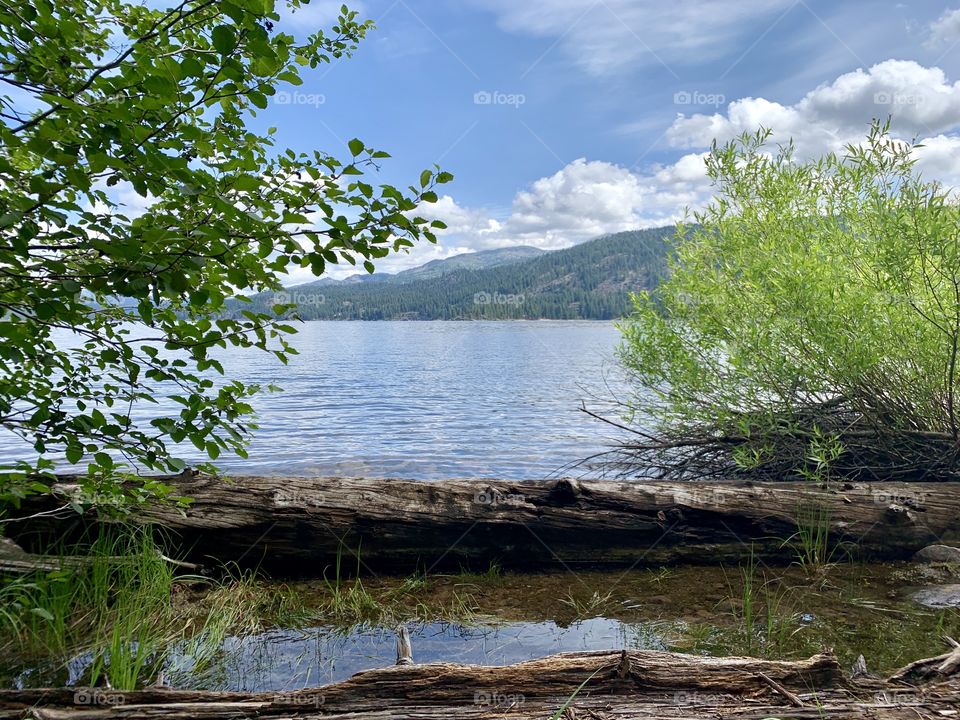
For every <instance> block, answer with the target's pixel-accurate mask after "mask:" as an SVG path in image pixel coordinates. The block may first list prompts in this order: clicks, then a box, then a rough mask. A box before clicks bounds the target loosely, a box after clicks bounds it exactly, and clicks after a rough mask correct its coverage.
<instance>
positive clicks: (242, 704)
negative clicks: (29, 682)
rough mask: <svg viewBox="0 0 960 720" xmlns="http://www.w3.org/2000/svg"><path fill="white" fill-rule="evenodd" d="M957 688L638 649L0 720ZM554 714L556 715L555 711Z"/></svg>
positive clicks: (603, 711)
mask: <svg viewBox="0 0 960 720" xmlns="http://www.w3.org/2000/svg"><path fill="white" fill-rule="evenodd" d="M958 703H960V682H957V681H956V680H951V679H950V678H949V677H941V678H938V679H936V680H935V681H931V682H927V683H925V684H922V685H906V684H903V683H896V682H890V681H887V682H882V681H878V680H873V681H871V680H859V681H851V680H849V679H847V678H845V677H844V676H843V674H842V673H841V671H840V668H839V666H838V665H837V661H836V659H835V658H834V657H833V656H832V655H830V654H829V653H824V654H820V655H815V656H813V657H811V658H809V659H807V660H797V661H769V660H758V659H754V658H708V657H701V656H693V655H681V654H675V653H662V652H652V651H641V650H629V651H627V650H625V651H621V652H593V653H565V654H561V655H553V656H550V657H546V658H542V659H540V660H532V661H530V662H525V663H520V664H517V665H509V666H505V667H487V666H478V665H456V664H450V663H436V664H430V665H398V666H395V667H391V668H383V669H379V670H369V671H367V672H363V673H359V674H357V675H355V676H354V677H352V678H350V679H349V680H346V681H344V682H341V683H336V684H334V685H329V686H326V687H321V688H315V689H305V690H299V691H294V692H284V693H229V692H227V693H217V692H195V691H182V690H165V689H149V690H140V691H133V692H125V691H116V690H108V689H103V688H77V689H73V688H63V689H50V690H23V691H15V690H3V691H0V717H27V716H30V717H38V718H51V719H52V718H59V719H61V720H73V719H76V720H81V719H83V720H107V719H108V718H112V719H114V720H117V719H120V718H124V719H126V718H144V717H151V718H163V719H165V720H186V719H187V718H191V719H192V718H197V719H200V720H203V719H204V718H252V717H261V718H263V717H277V718H281V717H284V718H289V717H299V718H317V719H319V718H350V719H351V720H373V719H374V718H378V719H380V720H413V719H415V718H417V719H419V720H427V719H429V718H438V719H440V718H453V717H455V718H462V717H470V718H514V719H516V720H521V719H522V718H538V719H540V720H542V719H543V718H548V717H552V716H562V717H564V718H567V719H568V720H569V719H575V718H585V719H586V718H592V719H595V720H596V719H598V718H599V719H600V720H613V719H614V718H681V717H682V718H693V719H697V718H711V720H713V719H715V718H742V719H744V720H745V719H746V718H754V719H759V718H786V717H790V718H831V719H834V718H864V719H866V718H872V719H874V720H893V719H894V718H897V719H899V718H912V719H915V718H917V717H950V716H952V713H954V711H955V710H956V708H957V707H958ZM561 711H562V712H561Z"/></svg>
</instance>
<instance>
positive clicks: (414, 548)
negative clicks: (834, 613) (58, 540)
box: [7, 476, 960, 576]
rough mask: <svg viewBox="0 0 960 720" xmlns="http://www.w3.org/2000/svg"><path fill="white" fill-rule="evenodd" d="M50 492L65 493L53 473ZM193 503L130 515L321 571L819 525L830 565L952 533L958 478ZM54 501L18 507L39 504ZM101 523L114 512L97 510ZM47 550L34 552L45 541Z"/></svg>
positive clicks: (465, 484)
mask: <svg viewBox="0 0 960 720" xmlns="http://www.w3.org/2000/svg"><path fill="white" fill-rule="evenodd" d="M62 480H63V483H62V484H61V485H60V486H59V487H58V493H59V494H60V496H61V497H66V496H68V495H69V494H70V492H71V478H69V477H63V478H62ZM169 482H171V483H172V484H173V485H174V486H175V487H176V489H177V492H179V493H181V494H183V495H186V496H189V497H191V498H193V504H192V505H191V506H190V508H189V509H188V510H187V511H186V512H183V511H181V510H178V509H176V508H173V507H170V506H160V505H155V506H151V507H148V508H145V509H144V510H143V511H142V512H139V511H138V514H137V515H136V516H135V517H134V518H133V519H134V520H136V521H138V522H143V523H154V524H156V525H158V526H161V527H163V528H166V529H167V530H169V531H171V532H172V533H174V535H175V536H176V537H178V538H179V543H178V544H179V545H180V546H181V549H182V550H184V551H185V553H186V555H187V556H188V558H189V559H193V560H197V561H199V562H201V563H203V562H206V563H208V564H213V563H212V560H215V561H216V562H226V561H237V562H240V563H241V564H243V565H249V566H254V565H256V566H260V567H263V568H266V569H270V570H273V571H275V572H278V573H287V574H292V575H299V576H320V575H322V574H323V572H324V570H325V569H327V568H329V567H330V566H331V564H332V563H333V562H334V561H335V560H336V558H337V555H338V554H340V555H341V556H342V559H343V563H342V564H343V566H344V567H346V568H349V569H352V568H354V567H355V566H356V565H357V562H358V561H357V560H356V557H355V555H357V554H359V558H360V560H359V565H360V567H361V570H362V569H364V568H367V569H371V570H377V571H383V570H388V571H393V572H396V573H409V572H413V571H415V570H420V571H423V570H433V571H435V570H440V569H448V568H453V569H459V568H460V567H473V568H480V569H484V568H486V567H487V566H488V564H489V563H499V564H500V565H501V566H503V567H505V568H517V569H524V568H526V569H544V570H546V569H562V568H572V569H577V568H584V567H632V566H637V567H642V566H658V565H663V564H670V563H681V562H682V563H692V564H700V565H702V564H712V563H736V562H737V561H741V560H743V559H744V558H745V557H746V556H749V554H750V553H751V552H752V553H753V554H754V555H755V556H756V557H757V558H761V559H763V560H764V561H766V562H771V563H772V562H785V563H786V562H791V561H793V560H795V559H796V557H797V552H798V550H799V549H800V547H801V546H802V544H803V543H802V537H801V534H800V532H799V531H800V529H801V528H802V529H804V531H805V532H807V533H808V534H813V533H812V531H816V532H823V533H826V534H827V537H828V539H829V545H830V548H831V549H830V552H831V553H832V554H833V555H832V557H833V559H837V560H839V559H842V558H843V557H845V556H846V555H847V554H849V553H852V554H853V555H854V556H855V557H858V558H862V559H867V560H890V559H901V558H908V557H910V556H911V555H912V554H913V553H914V552H916V551H917V550H919V549H920V548H922V547H924V546H925V545H928V544H930V543H934V542H946V543H951V542H952V543H954V544H956V543H957V542H958V541H960V483H878V484H867V483H845V484H835V485H829V486H820V485H816V484H813V483H738V482H729V483H693V482H691V483H668V482H645V481H637V482H627V481H622V482H620V481H618V482H612V481H580V480H573V479H562V480H555V481H543V482H537V481H523V482H509V481H495V480H476V479H468V480H444V481H436V482H415V481H409V480H392V479H388V480H384V479H370V478H333V477H246V476H236V477H230V478H225V479H224V478H214V477H208V476H177V477H173V478H169ZM50 502H51V500H50V499H49V498H47V499H44V500H41V501H39V503H40V504H36V503H34V504H27V505H25V506H24V508H23V509H22V510H21V512H22V513H23V514H24V515H26V514H29V513H32V512H36V511H37V510H50V509H51V507H52V506H51V505H50V504H49V503H50ZM91 521H93V520H92V518H90V517H88V518H85V519H78V516H76V515H75V514H73V513H72V512H71V511H65V512H64V513H62V514H61V515H60V516H53V517H50V516H45V517H40V518H34V519H31V520H28V521H23V522H11V523H8V524H7V528H8V531H9V534H10V535H12V536H14V537H15V538H19V539H21V540H22V541H24V542H25V543H27V544H28V546H30V547H31V548H32V549H35V550H36V549H37V548H38V546H39V545H40V543H39V542H38V541H34V542H31V537H34V536H35V534H36V533H38V534H39V535H40V536H43V535H47V536H48V537H49V535H50V533H56V534H57V535H58V536H61V535H62V534H63V533H64V532H65V531H66V530H68V528H69V526H70V525H71V524H72V525H74V526H76V525H77V524H78V523H84V522H85V523H89V522H91ZM105 521H107V522H109V521H110V520H105ZM40 549H41V550H42V547H41V548H40Z"/></svg>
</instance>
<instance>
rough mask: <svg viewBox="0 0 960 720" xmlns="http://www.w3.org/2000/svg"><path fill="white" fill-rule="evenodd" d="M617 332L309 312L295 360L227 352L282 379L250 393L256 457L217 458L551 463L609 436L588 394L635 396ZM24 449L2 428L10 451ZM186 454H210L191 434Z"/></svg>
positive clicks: (569, 459)
mask: <svg viewBox="0 0 960 720" xmlns="http://www.w3.org/2000/svg"><path fill="white" fill-rule="evenodd" d="M618 342H619V333H618V332H617V330H616V328H615V327H614V326H613V324H612V323H609V322H592V321H529V322H527V321H506V322H485V321H475V322H309V323H302V324H301V325H300V326H299V333H298V334H297V335H296V336H295V337H294V339H293V344H294V345H295V347H296V348H297V349H298V350H299V351H300V355H298V356H296V357H294V358H292V359H291V361H290V364H289V365H288V366H286V367H285V366H283V365H282V364H281V363H280V362H279V361H276V360H275V359H274V358H272V357H270V356H268V355H266V354H265V353H262V352H256V351H240V350H235V349H231V350H229V351H224V352H220V353H218V356H219V357H220V358H221V359H222V361H223V364H224V367H225V369H226V371H227V374H228V377H229V379H238V380H242V381H244V382H249V383H263V384H268V383H275V384H277V385H280V386H281V387H282V388H283V392H277V393H267V394H263V395H261V396H260V397H258V398H257V399H256V401H255V403H254V405H255V407H256V409H257V412H258V416H259V418H258V422H259V424H260V429H259V430H258V431H257V433H256V436H255V439H254V441H253V444H252V447H251V449H250V458H249V459H248V460H243V459H241V458H236V457H227V456H223V457H221V458H220V459H219V461H218V464H219V465H220V467H222V468H224V469H225V470H228V471H232V472H234V473H240V472H243V473H246V474H319V475H364V476H368V477H402V478H411V479H424V480H429V479H438V478H445V477H469V476H476V477H500V478H507V479H538V478H545V477H549V476H551V475H552V474H555V473H557V472H558V471H561V470H562V469H563V468H564V467H565V466H567V465H568V464H570V463H573V462H576V461H578V460H582V459H584V458H586V457H588V456H590V455H592V454H594V453H597V452H599V451H602V450H604V449H605V448H606V447H607V445H608V444H609V443H610V442H612V438H613V432H612V428H610V427H609V426H607V425H604V424H603V423H600V422H598V421H596V420H594V419H592V418H590V417H589V416H587V415H586V414H584V413H583V412H580V410H579V408H580V405H581V401H587V402H588V404H589V405H590V406H592V407H593V408H594V409H597V408H602V407H609V405H608V402H609V401H610V400H611V399H612V398H613V397H614V396H615V395H616V396H619V397H620V398H621V399H622V398H623V397H624V396H625V388H624V387H623V385H622V383H621V382H620V381H619V380H618V378H619V374H618V368H617V363H616V359H615V356H614V353H615V348H616V346H617V343H618ZM608 385H609V387H608ZM604 401H607V403H605V402H604ZM163 406H164V405H161V407H163ZM167 407H168V408H169V409H173V407H172V406H171V405H167ZM156 411H157V406H152V407H151V406H145V407H143V408H140V410H139V412H138V413H137V415H139V416H140V417H141V418H142V419H146V418H147V417H149V416H148V415H145V413H155V412H156ZM28 450H29V449H25V447H24V444H23V443H22V442H20V441H19V440H17V439H16V438H14V437H12V436H10V435H4V436H2V437H0V457H3V458H5V459H7V458H11V457H29V451H28ZM181 455H182V456H183V457H185V458H186V459H190V460H194V461H196V460H200V459H202V458H201V456H200V454H199V453H198V451H196V450H195V449H194V448H193V446H192V445H189V444H187V445H185V446H183V447H182V448H181ZM582 472H583V471H582V470H581V469H578V470H577V471H576V474H581V473H582Z"/></svg>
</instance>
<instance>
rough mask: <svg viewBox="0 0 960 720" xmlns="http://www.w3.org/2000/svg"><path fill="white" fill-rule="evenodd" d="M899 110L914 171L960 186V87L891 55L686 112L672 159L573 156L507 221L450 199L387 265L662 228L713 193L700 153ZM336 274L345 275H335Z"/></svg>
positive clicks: (806, 137) (853, 136) (829, 139)
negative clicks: (810, 81) (643, 162)
mask: <svg viewBox="0 0 960 720" xmlns="http://www.w3.org/2000/svg"><path fill="white" fill-rule="evenodd" d="M887 114H892V116H893V126H894V130H895V131H896V132H897V133H898V134H899V136H900V137H910V138H913V137H917V138H919V139H920V143H921V144H922V145H923V147H919V148H918V149H917V150H916V151H915V152H916V159H917V167H918V169H919V170H920V171H921V172H922V173H923V175H924V177H925V178H926V179H928V180H940V181H942V182H943V183H944V184H946V185H948V186H958V187H960V135H957V134H951V131H955V130H956V129H957V128H960V83H950V81H949V80H948V79H947V77H946V75H945V74H944V72H943V71H942V70H940V69H939V68H928V67H923V66H922V65H919V64H918V63H916V62H913V61H901V60H887V61H885V62H882V63H879V64H877V65H874V66H873V67H871V68H869V69H868V70H862V69H861V70H856V71H853V72H849V73H846V74H844V75H841V76H840V77H838V78H837V79H836V80H834V81H833V82H830V83H825V84H823V85H820V86H819V87H817V88H815V89H814V90H811V91H810V92H809V93H807V94H806V95H805V96H804V97H803V98H802V99H801V100H800V101H799V102H797V103H795V104H792V105H785V104H781V103H778V102H775V101H772V100H768V99H766V98H762V97H757V98H753V97H748V98H743V99H740V100H737V101H735V102H732V103H730V104H729V106H728V107H727V109H726V111H725V112H717V113H713V114H709V115H707V114H694V115H689V116H687V115H679V116H678V117H677V119H676V120H675V121H674V122H673V124H672V125H671V127H670V128H669V130H668V132H667V135H666V137H667V139H668V142H669V143H670V144H671V145H672V146H674V147H677V148H684V149H687V150H691V151H692V152H688V153H687V154H685V155H682V156H681V157H679V158H678V159H677V160H675V161H674V162H673V163H670V164H663V165H654V166H652V167H649V168H646V169H644V170H643V171H634V170H631V169H628V168H625V167H622V166H619V165H616V164H613V163H609V162H602V161H596V160H594V161H590V160H586V159H583V158H581V159H579V160H576V161H574V162H572V163H570V164H568V165H566V166H564V167H563V168H561V169H560V170H558V171H557V172H556V173H554V174H553V175H550V176H548V177H543V178H540V179H538V180H536V181H534V182H533V183H531V184H530V186H529V187H527V188H524V189H523V190H521V191H520V192H518V193H517V194H516V196H515V197H514V199H513V203H512V206H511V209H510V211H509V212H508V213H506V215H505V216H504V217H502V218H499V219H498V218H496V217H494V216H493V214H492V213H490V212H488V211H486V210H485V209H482V208H468V207H464V206H461V205H459V204H458V203H457V202H456V201H455V200H454V199H453V198H452V197H451V196H443V197H442V198H440V200H439V202H437V203H436V204H434V205H432V206H425V207H423V208H422V209H421V211H420V214H424V215H426V216H428V217H431V218H439V219H442V220H444V221H446V222H447V223H448V224H449V226H450V227H449V229H448V230H447V231H444V232H442V233H440V243H439V244H438V245H437V246H429V245H421V246H420V247H418V248H416V249H415V250H414V251H413V252H412V253H410V254H408V255H399V256H391V257H390V258H387V259H385V260H384V261H382V262H381V263H380V264H379V265H378V268H379V269H380V270H382V271H386V272H396V271H398V270H401V269H404V268H407V267H413V266H416V265H420V264H423V263H424V262H427V261H429V260H433V259H437V258H443V257H449V256H451V255H456V254H459V253H463V252H470V251H477V250H485V249H490V248H497V247H507V246H512V245H533V246H535V247H539V248H541V249H544V250H555V249H559V248H563V247H568V246H570V245H573V244H575V243H578V242H583V241H585V240H589V239H592V238H595V237H597V236H600V235H603V234H606V233H611V232H617V231H620V230H628V229H636V228H645V227H658V226H663V225H668V224H671V223H673V222H675V221H677V220H679V219H681V218H683V217H684V216H685V214H686V212H687V210H689V209H697V208H701V207H703V206H704V205H705V204H706V203H707V202H709V200H710V198H711V195H712V193H711V186H710V182H709V180H708V178H707V177H706V171H705V166H704V157H705V155H706V153H705V151H704V149H705V148H708V147H709V145H710V144H711V142H712V141H713V140H714V139H715V138H716V139H718V140H719V141H721V142H723V141H726V140H729V139H731V138H733V137H734V136H736V135H739V134H740V133H742V132H754V131H756V130H757V128H758V127H760V126H764V127H768V128H770V129H772V130H773V131H774V140H775V141H778V142H784V141H786V140H788V139H789V138H793V139H794V141H795V144H796V146H797V151H798V155H800V156H801V157H813V156H816V155H820V154H823V153H825V152H829V151H833V150H839V149H841V148H842V147H843V146H844V145H845V144H848V143H856V142H859V141H862V140H863V138H864V136H865V133H866V131H867V129H868V126H869V123H870V121H871V120H872V119H873V118H877V117H880V118H882V117H885V116H886V115H887ZM335 276H337V277H340V276H342V274H335Z"/></svg>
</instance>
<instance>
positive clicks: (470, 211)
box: [260, 0, 960, 274]
mask: <svg viewBox="0 0 960 720" xmlns="http://www.w3.org/2000/svg"><path fill="white" fill-rule="evenodd" d="M339 4H340V3H339V2H325V1H322V0H315V1H314V2H313V3H311V4H310V6H309V7H308V8H306V9H304V10H303V11H301V12H298V13H294V14H293V15H285V17H284V21H283V23H282V27H284V28H286V29H288V30H291V31H294V32H296V33H301V34H302V33H306V32H310V31H313V30H315V29H317V28H319V27H327V26H329V24H330V23H331V20H332V19H333V18H334V17H335V15H336V9H337V8H338V7H339ZM351 7H353V8H355V9H358V10H360V11H361V15H362V16H363V17H369V18H372V19H374V20H375V21H376V24H377V29H376V30H375V31H374V32H373V33H371V34H370V36H369V37H368V39H367V40H366V41H365V42H364V43H362V45H361V47H360V48H359V49H358V51H357V53H356V54H355V56H354V57H353V58H352V59H349V60H346V61H342V62H337V63H335V64H334V65H332V66H331V67H328V68H320V69H318V70H315V71H308V72H307V73H306V75H305V83H304V85H303V86H301V87H300V88H297V92H298V93H299V94H298V95H292V96H289V97H285V98H283V99H285V100H287V101H288V102H287V103H286V104H281V103H280V102H275V103H274V104H273V105H272V106H271V107H270V108H268V110H267V111H265V112H264V113H262V114H261V118H260V120H261V121H263V122H264V123H265V124H270V125H275V126H277V127H278V128H279V141H280V143H281V144H283V145H288V146H290V147H293V148H295V149H298V150H312V149H315V148H321V149H324V150H328V151H330V152H333V153H335V154H343V148H342V145H343V143H345V141H346V140H348V139H350V138H351V137H354V136H357V137H360V138H361V139H363V140H364V141H365V142H367V143H368V144H369V145H373V146H376V147H378V148H381V149H384V150H387V151H389V152H391V153H392V154H393V156H394V158H393V160H391V161H388V162H387V164H386V165H385V167H384V170H383V178H384V180H385V181H388V182H398V183H403V184H406V183H409V182H411V181H412V180H413V179H414V178H415V177H416V176H417V175H418V173H419V171H420V170H421V169H422V168H424V167H428V166H430V165H431V164H433V163H434V162H439V163H440V164H441V165H442V166H443V167H444V169H446V170H449V171H451V172H453V173H454V174H455V175H456V180H455V182H454V183H453V184H451V185H448V186H446V188H445V189H444V191H445V193H446V196H445V197H444V198H442V201H441V203H439V205H438V206H437V208H435V213H436V214H437V215H438V216H441V217H443V218H444V219H446V220H447V221H448V222H449V223H450V225H451V230H450V231H449V232H448V233H446V234H445V235H444V237H443V238H442V242H441V243H440V245H439V246H438V247H431V246H425V247H422V248H418V249H416V250H415V251H414V252H412V253H411V255H410V256H401V257H398V258H394V259H392V260H390V261H386V262H384V263H383V264H382V265H381V267H383V268H384V269H386V270H390V271H395V270H398V269H402V268H403V267H409V266H412V265H418V264H421V263H422V262H425V261H427V260H430V259H433V258H436V257H444V256H448V255H451V254H456V253H458V252H465V251H469V250H474V249H485V248H489V247H500V246H505V245H515V244H532V245H538V246H540V247H544V248H547V249H554V248H558V247H564V246H567V245H570V244H573V243H575V242H581V241H584V240H586V239H589V238H590V237H594V236H596V235H599V234H602V233H603V232H610V231H616V230H621V229H626V228H628V227H643V226H653V225H662V224H665V223H667V222H670V221H672V220H674V219H676V218H677V217H679V216H681V215H682V214H683V212H684V208H686V207H697V206H699V205H700V204H702V203H704V202H706V201H707V200H708V198H709V187H708V186H707V185H706V183H705V180H704V178H703V171H702V152H703V151H704V149H705V148H706V147H707V146H708V145H709V142H710V141H711V140H712V139H713V138H714V137H718V138H720V139H721V140H722V139H726V138H728V137H730V136H731V135H732V134H734V133H737V132H739V131H741V130H743V129H751V130H752V129H756V127H757V126H758V125H760V124H764V125H767V126H769V127H771V128H772V129H773V130H774V131H775V133H776V137H777V138H778V139H786V138H787V137H794V138H795V140H797V143H798V146H799V149H800V152H801V153H802V154H807V155H815V154H818V153H822V152H826V151H828V150H832V149H837V148H839V147H840V146H841V145H842V144H843V143H845V142H848V141H852V140H855V139H856V138H858V137H861V136H862V135H863V134H864V132H865V131H866V129H867V124H868V123H869V121H870V119H871V118H873V117H883V116H886V115H887V114H892V115H893V118H894V128H895V130H896V131H897V132H899V133H900V134H902V135H904V136H910V137H912V136H918V137H921V138H928V139H931V143H928V144H930V145H931V147H930V148H929V149H928V150H927V151H926V154H925V155H924V157H922V158H921V167H922V168H923V170H924V172H925V173H927V174H928V175H937V176H939V177H942V178H944V179H945V180H947V181H948V182H955V183H957V184H960V138H958V137H957V133H956V130H957V129H958V128H960V85H955V84H954V83H956V81H957V80H960V2H958V1H957V0H954V4H953V5H951V4H950V3H944V2H911V3H894V2H829V1H825V0H799V1H793V0H711V1H706V0H673V1H672V2H664V1H663V0H460V1H457V2H438V1H437V0H362V2H355V3H353V4H352V5H351ZM345 271H346V270H345ZM335 274H336V273H335Z"/></svg>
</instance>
